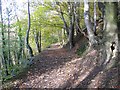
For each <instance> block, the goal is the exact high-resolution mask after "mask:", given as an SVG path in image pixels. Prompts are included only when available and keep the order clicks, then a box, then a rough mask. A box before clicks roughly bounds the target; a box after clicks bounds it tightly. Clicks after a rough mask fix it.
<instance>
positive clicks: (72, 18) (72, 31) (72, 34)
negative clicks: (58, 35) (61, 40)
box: [68, 2, 75, 49]
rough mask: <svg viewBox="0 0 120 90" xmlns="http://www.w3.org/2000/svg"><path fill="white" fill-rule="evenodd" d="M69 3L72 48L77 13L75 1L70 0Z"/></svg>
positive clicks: (71, 46)
mask: <svg viewBox="0 0 120 90" xmlns="http://www.w3.org/2000/svg"><path fill="white" fill-rule="evenodd" d="M68 4H69V18H70V28H69V37H68V39H69V45H70V49H72V48H73V47H74V22H75V14H74V3H73V2H68Z"/></svg>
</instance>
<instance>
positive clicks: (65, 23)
mask: <svg viewBox="0 0 120 90" xmlns="http://www.w3.org/2000/svg"><path fill="white" fill-rule="evenodd" d="M56 4H57V5H58V6H59V9H60V11H59V12H60V16H61V19H62V21H63V23H64V29H65V30H66V32H67V36H68V35H69V28H68V25H67V22H66V20H65V18H64V14H63V11H62V9H61V6H60V3H59V2H57V3H56Z"/></svg>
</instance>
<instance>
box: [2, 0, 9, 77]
mask: <svg viewBox="0 0 120 90" xmlns="http://www.w3.org/2000/svg"><path fill="white" fill-rule="evenodd" d="M0 16H1V25H2V26H1V30H2V54H3V55H2V56H3V65H4V67H5V74H6V75H9V73H8V67H7V61H6V60H7V56H6V55H7V54H6V51H5V45H6V43H5V36H4V28H3V16H2V2H1V0H0Z"/></svg>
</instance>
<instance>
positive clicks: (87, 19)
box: [84, 0, 97, 47]
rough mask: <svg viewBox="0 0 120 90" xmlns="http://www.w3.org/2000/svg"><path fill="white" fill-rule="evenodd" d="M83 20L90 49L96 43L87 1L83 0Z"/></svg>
mask: <svg viewBox="0 0 120 90" xmlns="http://www.w3.org/2000/svg"><path fill="white" fill-rule="evenodd" d="M84 20H85V25H86V27H87V33H88V38H89V44H90V47H91V46H92V47H93V46H94V45H95V44H96V43H97V41H96V40H95V36H94V32H93V30H92V25H91V22H90V16H89V3H88V0H84Z"/></svg>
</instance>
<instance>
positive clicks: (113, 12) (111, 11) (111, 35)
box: [104, 2, 119, 67]
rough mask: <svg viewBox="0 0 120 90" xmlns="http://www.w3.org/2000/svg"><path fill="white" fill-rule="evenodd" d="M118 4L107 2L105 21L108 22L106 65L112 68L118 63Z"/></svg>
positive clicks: (105, 34)
mask: <svg viewBox="0 0 120 90" xmlns="http://www.w3.org/2000/svg"><path fill="white" fill-rule="evenodd" d="M117 6H118V5H117V3H113V2H107V3H106V9H105V20H106V22H107V24H106V28H105V32H104V41H105V50H106V59H105V62H104V64H108V63H109V65H108V67H112V66H113V65H115V63H116V62H117V61H118V46H119V45H118V27H117V20H118V19H117Z"/></svg>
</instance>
